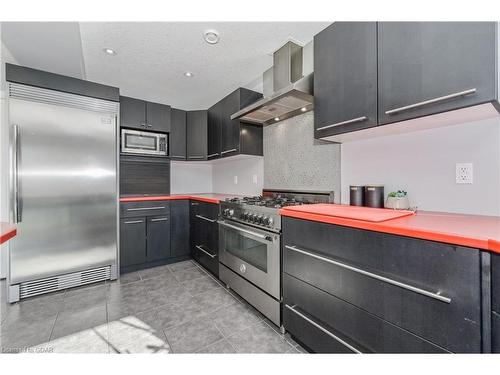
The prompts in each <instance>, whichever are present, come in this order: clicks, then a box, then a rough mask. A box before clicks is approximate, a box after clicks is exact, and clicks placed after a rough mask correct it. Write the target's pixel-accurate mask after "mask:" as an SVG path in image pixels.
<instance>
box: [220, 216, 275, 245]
mask: <svg viewBox="0 0 500 375" xmlns="http://www.w3.org/2000/svg"><path fill="white" fill-rule="evenodd" d="M217 223H219V224H220V225H222V226H224V227H228V228H231V229H234V230H237V231H239V232H242V233H246V234H249V235H251V236H254V237H257V238H261V239H263V240H266V241H269V242H272V241H273V239H272V237H271V236H266V235H265V234H260V233H257V232H254V231H251V230H248V229H243V228H241V227H238V226H236V225H232V224H228V223H226V222H225V221H221V220H219V221H217Z"/></svg>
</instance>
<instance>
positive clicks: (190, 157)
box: [188, 156, 205, 159]
mask: <svg viewBox="0 0 500 375" xmlns="http://www.w3.org/2000/svg"><path fill="white" fill-rule="evenodd" d="M188 159H205V156H188Z"/></svg>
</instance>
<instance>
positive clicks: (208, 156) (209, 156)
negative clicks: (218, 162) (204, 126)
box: [207, 152, 219, 158]
mask: <svg viewBox="0 0 500 375" xmlns="http://www.w3.org/2000/svg"><path fill="white" fill-rule="evenodd" d="M217 155H219V153H218V152H216V153H215V154H210V155H207V158H211V157H212V156H217Z"/></svg>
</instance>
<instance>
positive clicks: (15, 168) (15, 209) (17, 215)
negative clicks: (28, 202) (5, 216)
mask: <svg viewBox="0 0 500 375" xmlns="http://www.w3.org/2000/svg"><path fill="white" fill-rule="evenodd" d="M12 131H13V138H14V139H13V142H12V147H13V150H12V151H13V152H12V158H13V160H12V193H13V194H14V197H13V200H14V202H13V204H12V216H13V221H14V222H15V223H20V222H21V219H22V217H21V212H20V210H19V126H18V125H13V126H12Z"/></svg>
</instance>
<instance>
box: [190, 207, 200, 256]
mask: <svg viewBox="0 0 500 375" xmlns="http://www.w3.org/2000/svg"><path fill="white" fill-rule="evenodd" d="M199 213H200V202H194V201H190V203H189V216H190V221H189V222H190V226H189V240H190V241H189V242H190V247H191V256H192V257H193V258H194V259H195V260H198V250H197V249H196V246H197V245H198V244H199V243H200V241H201V238H202V234H201V229H202V228H201V220H198V218H197V217H196V215H198V214H199Z"/></svg>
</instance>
